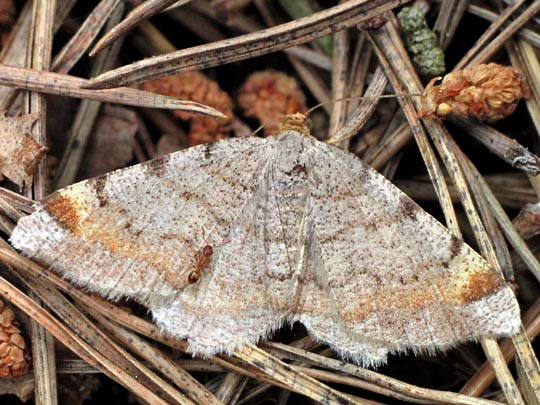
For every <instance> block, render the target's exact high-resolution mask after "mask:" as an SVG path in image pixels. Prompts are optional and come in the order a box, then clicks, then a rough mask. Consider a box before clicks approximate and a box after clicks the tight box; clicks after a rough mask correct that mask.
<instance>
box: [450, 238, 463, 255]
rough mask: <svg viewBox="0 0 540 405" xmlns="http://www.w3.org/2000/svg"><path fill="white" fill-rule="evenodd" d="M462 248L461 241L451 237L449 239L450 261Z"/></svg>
mask: <svg viewBox="0 0 540 405" xmlns="http://www.w3.org/2000/svg"><path fill="white" fill-rule="evenodd" d="M462 247H463V241H462V240H461V239H459V238H458V237H457V236H455V235H452V236H451V238H450V260H452V259H453V258H454V257H456V256H457V255H459V253H460V252H461V248H462Z"/></svg>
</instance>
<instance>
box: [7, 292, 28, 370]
mask: <svg viewBox="0 0 540 405" xmlns="http://www.w3.org/2000/svg"><path fill="white" fill-rule="evenodd" d="M26 357H27V350H26V344H25V341H24V338H23V337H22V335H21V331H20V329H19V328H18V327H17V326H16V321H15V313H14V312H13V309H11V308H10V307H7V306H5V305H4V303H3V302H2V301H0V378H16V377H21V376H23V375H25V374H26V373H28V361H27V359H26Z"/></svg>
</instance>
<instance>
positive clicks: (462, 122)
mask: <svg viewBox="0 0 540 405" xmlns="http://www.w3.org/2000/svg"><path fill="white" fill-rule="evenodd" d="M450 121H451V122H453V123H454V124H456V125H458V126H459V127H460V128H462V129H464V130H466V131H467V132H468V133H469V135H471V136H472V137H474V138H475V139H476V140H477V141H479V142H481V143H482V144H483V145H484V146H485V147H486V148H488V149H489V150H490V151H491V152H492V153H494V154H496V155H497V156H499V157H500V158H501V159H503V160H504V161H505V162H508V163H509V164H510V165H511V166H512V167H515V168H516V169H519V170H523V171H524V172H526V173H529V174H532V175H533V176H536V175H537V174H539V173H540V158H539V157H538V156H536V155H535V154H534V153H532V152H530V151H529V150H527V148H525V147H524V146H522V145H521V144H520V143H519V142H517V141H516V140H514V139H512V138H509V137H507V136H506V135H504V134H503V133H501V132H499V131H497V130H496V129H494V128H492V127H490V126H488V125H485V124H478V123H476V122H473V121H471V120H467V119H464V118H460V117H453V118H451V119H450Z"/></svg>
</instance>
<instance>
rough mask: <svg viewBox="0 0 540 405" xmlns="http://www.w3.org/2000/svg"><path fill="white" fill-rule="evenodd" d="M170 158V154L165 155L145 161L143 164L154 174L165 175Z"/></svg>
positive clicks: (157, 175)
mask: <svg viewBox="0 0 540 405" xmlns="http://www.w3.org/2000/svg"><path fill="white" fill-rule="evenodd" d="M169 160H170V155H163V156H161V157H159V158H157V159H153V160H149V161H148V162H145V163H143V166H144V167H145V168H146V170H148V173H150V174H151V175H153V176H156V177H163V175H164V173H165V169H166V166H167V163H168V162H169Z"/></svg>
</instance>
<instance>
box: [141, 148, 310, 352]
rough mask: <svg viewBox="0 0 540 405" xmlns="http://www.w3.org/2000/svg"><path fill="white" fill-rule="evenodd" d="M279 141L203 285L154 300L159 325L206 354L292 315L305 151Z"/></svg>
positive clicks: (249, 339)
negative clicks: (299, 170)
mask: <svg viewBox="0 0 540 405" xmlns="http://www.w3.org/2000/svg"><path fill="white" fill-rule="evenodd" d="M269 142H275V143H276V144H278V145H279V146H278V147H276V148H274V149H273V151H272V155H271V156H269V162H268V164H267V165H266V166H265V167H264V168H263V169H262V170H261V171H260V173H259V175H258V176H257V177H256V179H255V180H254V182H255V187H254V188H255V190H256V192H255V193H254V194H253V196H252V198H251V199H250V200H249V201H248V203H247V204H246V205H245V206H244V208H243V214H242V216H241V217H240V218H239V221H238V222H237V223H236V226H235V227H234V229H233V230H232V232H231V233H230V235H229V239H230V242H228V243H227V244H225V245H224V246H223V247H222V248H221V249H219V251H218V252H217V253H216V254H215V255H214V256H213V260H212V264H211V267H212V271H211V274H209V275H208V277H206V278H205V277H204V275H203V278H202V279H201V282H200V285H199V286H198V287H197V288H196V289H191V288H189V287H188V288H186V289H184V290H183V291H181V292H179V293H178V295H177V296H176V297H175V298H174V299H171V300H170V301H168V302H163V303H159V304H158V305H154V306H151V309H152V312H153V314H154V317H155V319H156V322H157V323H158V324H159V325H162V326H163V328H164V329H166V330H167V331H168V332H169V333H173V334H174V335H176V336H179V337H182V338H186V339H187V340H188V342H189V349H190V351H192V352H195V353H200V354H203V355H206V356H209V355H212V354H214V353H216V352H223V351H226V352H232V351H233V350H234V349H236V348H238V347H242V346H244V345H245V344H246V343H256V342H257V341H258V340H259V339H260V338H261V337H263V338H264V337H266V336H267V335H268V334H269V333H270V332H271V331H273V330H274V329H277V328H278V327H280V326H281V325H282V324H283V322H284V321H285V320H286V319H290V298H291V284H292V280H293V278H294V275H295V270H296V263H295V257H296V256H297V251H296V249H297V245H298V237H299V236H298V229H299V226H300V223H301V221H302V218H303V214H304V211H305V205H306V199H307V191H308V189H307V187H306V186H307V184H306V181H305V180H306V176H305V173H303V175H302V173H297V172H295V171H294V169H295V167H296V168H298V167H301V166H304V165H305V162H304V160H305V159H304V158H305V157H306V155H305V154H304V153H302V151H301V150H297V148H298V147H302V145H303V144H302V143H296V144H294V145H290V146H291V148H287V147H285V148H283V144H282V143H281V142H280V141H275V140H274V139H272V140H270V141H269Z"/></svg>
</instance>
